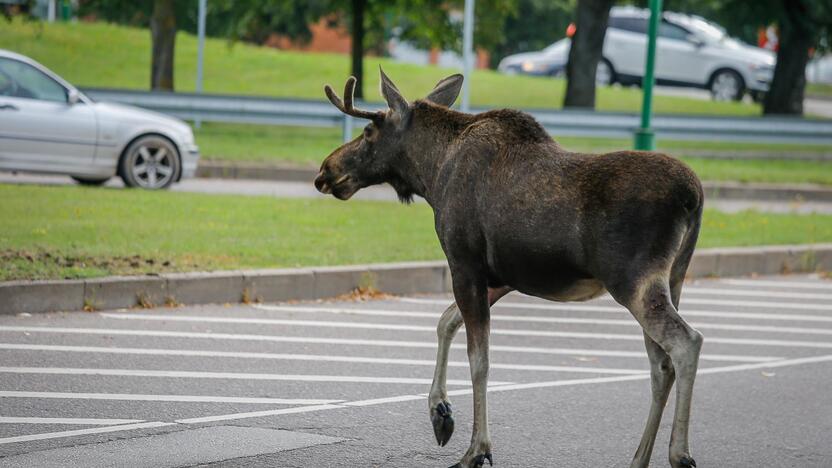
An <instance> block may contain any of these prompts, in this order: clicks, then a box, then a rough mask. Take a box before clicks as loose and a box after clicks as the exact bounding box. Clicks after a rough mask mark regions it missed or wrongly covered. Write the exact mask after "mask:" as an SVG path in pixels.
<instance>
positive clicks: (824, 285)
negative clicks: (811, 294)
mask: <svg viewBox="0 0 832 468" xmlns="http://www.w3.org/2000/svg"><path fill="white" fill-rule="evenodd" d="M719 283H721V284H727V285H729V286H751V287H757V288H784V289H815V290H821V291H832V281H770V280H768V281H767V280H757V279H753V280H748V279H734V278H725V279H721V280H719Z"/></svg>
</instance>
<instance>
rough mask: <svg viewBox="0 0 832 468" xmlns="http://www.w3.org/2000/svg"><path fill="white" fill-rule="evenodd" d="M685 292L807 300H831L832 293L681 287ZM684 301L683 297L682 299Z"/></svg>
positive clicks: (683, 292)
mask: <svg viewBox="0 0 832 468" xmlns="http://www.w3.org/2000/svg"><path fill="white" fill-rule="evenodd" d="M685 294H707V295H709V296H751V297H771V298H774V299H809V300H822V301H829V300H832V294H822V293H809V292H794V291H770V290H768V291H761V290H759V289H757V290H748V289H720V288H707V287H688V288H683V290H682V297H683V298H684V297H685ZM682 300H683V301H684V299H682Z"/></svg>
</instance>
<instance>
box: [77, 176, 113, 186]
mask: <svg viewBox="0 0 832 468" xmlns="http://www.w3.org/2000/svg"><path fill="white" fill-rule="evenodd" d="M71 177H72V179H73V180H74V181H75V182H78V183H79V184H81V185H91V186H96V185H104V184H106V183H107V181H108V180H110V178H109V177H105V178H103V179H100V178H98V179H96V178H91V177H77V176H71Z"/></svg>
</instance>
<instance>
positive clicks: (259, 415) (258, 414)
mask: <svg viewBox="0 0 832 468" xmlns="http://www.w3.org/2000/svg"><path fill="white" fill-rule="evenodd" d="M340 408H343V406H340V405H311V406H298V407H296V408H284V409H279V410H266V411H249V412H247V413H235V414H220V415H216V416H205V417H201V418H188V419H177V420H176V422H177V423H180V424H199V423H207V422H216V421H229V420H232V419H246V418H262V417H265V416H280V415H284V414H296V413H309V412H312V411H324V410H332V409H340Z"/></svg>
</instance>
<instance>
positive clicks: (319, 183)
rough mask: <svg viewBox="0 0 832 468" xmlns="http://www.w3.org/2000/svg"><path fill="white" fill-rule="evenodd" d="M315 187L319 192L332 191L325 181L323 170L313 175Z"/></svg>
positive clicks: (327, 192)
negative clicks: (315, 175)
mask: <svg viewBox="0 0 832 468" xmlns="http://www.w3.org/2000/svg"><path fill="white" fill-rule="evenodd" d="M315 188H316V189H318V191H319V192H321V193H326V194H329V193H332V188H331V187H330V186H329V184H327V183H326V178H325V177H324V171H321V172H319V173H318V176H317V177H315Z"/></svg>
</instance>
